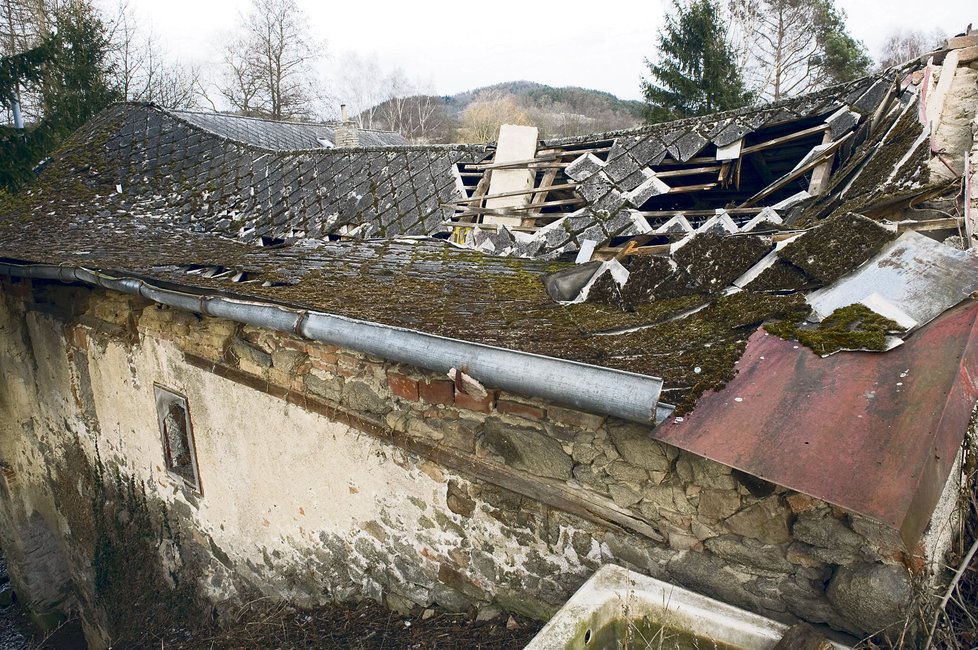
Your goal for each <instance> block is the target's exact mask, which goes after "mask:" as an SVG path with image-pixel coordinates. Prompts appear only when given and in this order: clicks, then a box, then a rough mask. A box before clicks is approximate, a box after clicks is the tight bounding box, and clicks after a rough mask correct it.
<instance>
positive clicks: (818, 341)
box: [764, 304, 903, 355]
mask: <svg viewBox="0 0 978 650" xmlns="http://www.w3.org/2000/svg"><path fill="white" fill-rule="evenodd" d="M764 329H766V330H767V331H768V332H770V333H771V334H775V335H777V336H780V337H781V338H783V339H794V340H796V341H798V342H799V343H801V344H802V345H804V346H806V347H809V348H811V349H812V350H814V351H815V352H816V353H818V354H822V355H826V354H832V353H833V352H838V351H839V350H877V351H880V350H885V349H886V337H887V336H888V335H889V334H897V333H900V332H902V331H903V328H901V327H900V326H899V325H897V324H896V323H894V322H893V321H892V320H890V319H889V318H886V317H884V316H880V315H879V314H877V313H876V312H874V311H873V310H872V309H870V308H869V307H866V306H865V305H860V304H854V305H849V306H847V307H840V308H839V309H836V310H835V311H834V312H832V313H831V314H830V315H829V316H828V317H827V318H825V319H824V320H823V321H822V322H821V323H819V324H818V325H817V326H815V327H813V328H809V327H806V326H805V325H803V324H802V323H801V322H800V321H791V320H782V321H778V322H775V323H769V324H767V325H765V327H764Z"/></svg>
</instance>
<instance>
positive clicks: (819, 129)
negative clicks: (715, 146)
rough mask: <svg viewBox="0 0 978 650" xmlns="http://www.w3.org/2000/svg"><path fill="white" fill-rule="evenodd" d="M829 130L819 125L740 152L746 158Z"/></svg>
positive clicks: (826, 126)
mask: <svg viewBox="0 0 978 650" xmlns="http://www.w3.org/2000/svg"><path fill="white" fill-rule="evenodd" d="M828 128H829V125H828V124H819V125H818V126H813V127H811V128H809V129H804V130H802V131H796V132H794V133H789V134H788V135H782V136H781V137H779V138H774V139H773V140H767V141H766V142H759V143H757V144H755V145H751V146H750V147H747V148H745V149H743V150H742V151H741V152H740V155H741V156H746V155H747V154H751V153H756V152H758V151H764V150H765V149H770V148H771V147H776V146H778V145H779V144H784V143H785V142H791V141H793V140H800V139H801V138H807V137H808V136H810V135H815V134H816V133H821V132H822V131H825V130H826V129H828Z"/></svg>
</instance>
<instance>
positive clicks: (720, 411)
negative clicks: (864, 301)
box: [654, 301, 978, 548]
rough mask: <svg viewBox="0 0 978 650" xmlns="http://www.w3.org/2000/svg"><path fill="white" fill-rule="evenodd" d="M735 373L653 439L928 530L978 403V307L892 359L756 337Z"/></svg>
mask: <svg viewBox="0 0 978 650" xmlns="http://www.w3.org/2000/svg"><path fill="white" fill-rule="evenodd" d="M738 367H739V372H738V374H737V376H736V377H735V378H734V379H733V380H732V381H730V382H729V383H728V384H727V385H726V386H725V387H724V388H723V389H722V390H720V391H718V392H714V393H707V394H704V395H703V396H702V397H701V398H700V399H699V401H698V402H697V404H696V406H695V407H694V409H693V410H692V411H691V412H690V413H689V414H687V415H686V416H685V417H683V418H673V419H671V420H668V421H667V422H666V423H664V424H663V425H662V426H660V427H659V428H658V429H656V431H655V434H654V436H655V438H657V439H659V440H661V441H663V442H666V443H669V444H672V445H675V446H676V447H680V448H682V449H685V450H687V451H690V452H693V453H695V454H698V455H701V456H705V457H706V458H710V459H712V460H714V461H717V462H719V463H722V464H724V465H728V466H731V467H734V468H737V469H739V470H742V471H744V472H747V473H748V474H751V475H753V476H757V477H759V478H761V479H764V480H767V481H771V482H772V483H776V484H778V485H781V486H784V487H787V488H789V489H792V490H797V491H798V492H802V493H804V494H816V495H819V498H821V499H823V500H825V501H827V502H829V503H832V504H834V505H836V506H839V507H841V508H844V509H846V510H849V511H851V512H855V513H858V514H861V515H865V516H867V517H870V518H872V519H874V520H876V521H878V522H880V523H883V524H885V525H887V526H888V527H892V528H893V529H895V530H898V531H899V532H900V534H901V536H902V538H903V540H904V542H905V543H906V544H907V545H908V547H909V548H913V547H914V546H915V544H916V543H917V541H918V540H919V539H920V536H921V535H922V534H923V532H924V530H925V529H926V527H927V524H928V521H929V519H930V515H931V513H932V512H933V509H934V507H935V505H936V504H937V502H938V499H939V498H940V494H941V491H942V490H943V487H944V484H945V482H946V481H947V477H948V475H949V473H950V471H951V467H952V466H953V464H954V462H955V457H956V455H957V452H958V450H959V448H960V446H961V443H962V440H963V439H964V435H965V432H966V431H967V429H968V425H969V421H970V418H971V414H972V409H973V408H974V406H975V400H976V399H978V374H976V373H975V372H974V370H973V369H974V368H978V304H976V303H975V302H972V301H967V302H965V303H963V304H961V305H959V306H958V307H956V308H955V309H952V310H951V311H949V312H947V313H945V314H943V315H941V316H940V317H939V318H937V319H936V320H935V321H933V322H932V323H931V324H930V325H928V326H926V327H924V328H922V329H920V330H918V331H917V332H916V333H915V334H914V335H913V336H912V337H910V339H909V340H907V342H906V343H905V345H903V346H902V347H900V348H898V349H895V350H892V351H890V352H887V353H886V354H873V353H869V352H853V353H848V354H840V355H834V356H831V357H828V358H824V359H823V358H820V357H819V356H818V355H816V354H815V353H813V352H812V351H811V350H809V349H807V348H805V347H803V346H801V345H799V344H797V343H793V342H791V341H785V340H782V339H780V338H778V337H776V336H773V335H770V334H767V333H766V332H764V331H763V330H758V331H757V332H755V333H754V335H753V336H752V337H751V339H750V341H749V342H748V344H747V350H746V351H745V353H744V355H743V356H742V357H741V359H740V362H739V364H738Z"/></svg>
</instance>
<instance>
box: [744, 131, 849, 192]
mask: <svg viewBox="0 0 978 650" xmlns="http://www.w3.org/2000/svg"><path fill="white" fill-rule="evenodd" d="M852 134H853V132H849V133H847V134H846V135H844V136H843V137H841V138H839V139H838V140H836V141H835V142H833V143H832V145H831V146H830V147H829V148H828V149H826V150H825V151H824V152H823V153H822V154H820V155H819V156H817V157H815V158H814V159H812V160H811V161H809V162H808V163H806V164H804V165H802V166H801V167H799V168H798V169H796V170H794V171H790V172H788V173H787V174H785V175H784V176H782V177H781V178H779V179H778V180H776V181H775V182H774V183H772V184H771V185H768V186H767V187H765V188H764V189H763V190H761V191H760V192H758V193H757V194H755V195H754V196H752V197H750V198H749V199H747V200H746V201H744V202H743V203H742V204H740V205H739V206H738V207H743V208H749V207H751V206H753V205H754V204H755V203H757V202H758V201H760V200H762V199H764V198H765V197H768V196H770V195H772V194H774V193H775V192H777V191H778V190H780V189H781V188H783V187H785V186H786V185H787V184H788V183H790V182H792V181H794V180H797V179H799V178H801V177H802V176H804V175H805V174H807V173H808V172H809V171H811V170H812V169H814V168H815V167H817V166H818V165H820V164H822V163H823V162H824V161H825V159H826V158H828V157H829V156H834V155H835V152H836V151H837V150H838V148H839V147H841V146H842V144H843V143H844V142H845V141H846V140H848V139H849V138H851V137H852Z"/></svg>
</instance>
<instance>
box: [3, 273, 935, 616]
mask: <svg viewBox="0 0 978 650" xmlns="http://www.w3.org/2000/svg"><path fill="white" fill-rule="evenodd" d="M2 291H3V302H2V313H0V328H2V330H0V358H3V359H4V366H5V367H4V373H5V375H6V377H7V381H8V387H7V389H6V390H5V391H4V397H3V399H2V400H0V464H2V466H3V467H4V471H5V475H6V476H8V478H7V481H8V482H9V481H10V480H11V478H10V477H16V478H15V480H16V482H17V484H18V486H19V487H18V488H17V489H16V490H5V491H4V493H3V503H2V506H0V516H2V518H3V524H4V530H8V531H10V534H9V535H6V536H5V538H4V540H3V542H4V545H5V547H6V548H8V549H9V548H10V546H11V545H16V544H18V543H21V544H23V543H24V541H25V540H26V539H27V538H28V537H29V535H30V534H31V533H30V530H31V528H30V524H29V522H31V521H35V522H36V521H37V518H38V517H40V518H41V519H42V520H43V521H44V522H45V525H46V526H48V527H50V528H51V530H55V531H59V533H60V534H61V538H62V539H63V540H71V539H72V537H71V535H72V533H73V532H74V531H72V530H71V524H72V520H71V517H70V516H69V514H67V513H65V512H64V507H65V503H66V501H65V499H64V494H63V491H64V490H66V489H67V488H66V485H70V477H68V476H65V475H64V472H65V471H67V470H65V469H63V468H65V467H67V465H65V464H64V463H63V462H62V460H61V459H62V457H63V455H64V454H65V453H66V451H65V450H66V449H69V448H71V447H72V446H73V445H74V446H77V448H78V449H80V450H82V452H83V454H84V455H85V456H86V457H87V459H88V460H89V461H90V462H91V463H92V464H93V466H94V465H96V464H97V463H101V464H104V466H105V467H106V468H109V469H111V470H112V471H114V472H118V473H119V475H120V476H123V477H126V478H127V479H131V480H132V481H133V482H134V484H136V485H138V486H141V489H143V490H145V495H146V499H147V501H148V502H149V503H151V504H158V505H159V507H161V508H163V509H164V510H165V511H166V512H168V513H169V517H170V518H171V519H172V520H173V522H174V523H173V526H174V528H175V529H177V530H180V531H183V532H182V533H181V535H180V539H181V540H182V541H181V550H180V551H179V552H176V551H171V552H170V556H169V557H167V556H166V553H163V555H161V557H160V563H161V566H165V567H169V568H170V569H172V568H173V567H174V566H177V565H179V564H180V561H179V559H178V558H179V557H182V558H183V561H186V558H188V557H193V558H194V562H195V563H196V565H195V567H196V568H195V570H196V571H199V576H200V579H199V583H198V585H197V586H198V588H199V589H200V590H201V592H202V593H203V594H205V595H206V597H207V598H208V599H210V600H211V601H213V602H214V603H225V604H226V603H233V602H235V601H236V600H237V599H239V598H240V597H241V594H243V593H245V592H248V591H259V592H262V593H264V594H266V595H269V596H273V597H276V598H287V599H290V600H294V601H297V602H299V603H301V604H307V605H314V604H318V603H322V602H326V601H329V600H332V599H350V598H362V597H367V598H372V599H376V600H378V601H382V602H384V603H386V604H387V605H388V606H390V607H392V608H394V609H397V610H409V609H411V608H414V607H419V606H429V605H432V604H438V605H440V606H442V607H445V608H448V609H450V610H457V611H467V610H471V609H484V610H486V611H492V608H501V609H504V610H512V611H517V612H521V613H525V614H529V615H531V616H535V617H539V618H546V617H548V616H549V615H550V614H551V613H552V612H554V611H555V610H556V609H557V608H558V607H559V606H560V605H562V604H563V602H564V601H565V600H566V599H567V598H568V597H569V595H570V594H571V593H573V591H574V590H576V589H577V587H578V586H579V585H580V584H581V583H582V582H583V581H584V580H585V579H587V577H589V576H590V575H591V573H592V572H593V571H594V570H595V569H596V568H597V567H598V566H600V565H601V564H603V563H607V562H613V563H617V564H621V565H623V566H626V567H628V568H631V569H634V570H637V571H640V572H642V573H646V574H648V575H651V576H654V577H657V578H660V579H665V580H669V581H673V582H675V583H677V584H681V585H683V586H686V587H689V588H691V589H693V590H696V591H699V592H702V593H704V594H707V595H710V596H714V597H717V598H719V599H721V600H724V601H726V602H729V603H732V604H734V605H738V606H741V607H745V608H747V609H750V610H752V611H755V612H758V613H760V614H764V615H767V616H770V617H772V618H775V619H778V620H782V621H785V622H791V621H794V620H796V619H799V618H800V619H804V620H807V621H809V622H813V623H825V624H828V625H830V626H831V627H833V628H835V629H837V630H842V631H845V632H850V633H853V634H863V633H865V632H872V631H876V630H877V629H880V628H882V627H884V626H885V625H887V624H889V623H891V622H894V621H897V620H900V621H902V619H903V616H904V611H905V609H906V606H907V603H908V602H909V599H910V596H911V584H912V582H913V580H914V575H917V576H921V575H922V574H923V573H924V571H925V560H926V558H925V557H924V551H923V549H922V547H921V548H916V549H907V548H904V546H903V544H902V542H901V541H900V538H899V535H898V534H897V533H896V531H894V530H892V529H889V528H887V527H885V526H882V525H880V524H877V523H875V522H873V521H870V520H868V519H865V518H863V517H859V516H857V515H855V514H852V513H847V512H844V511H842V510H840V509H838V508H835V507H832V506H830V505H828V504H826V503H824V502H821V501H819V500H817V499H813V498H811V497H808V496H805V495H802V494H798V493H794V492H791V491H788V490H785V489H783V488H780V487H778V486H775V485H772V484H769V483H765V482H764V481H760V480H758V479H755V478H753V477H750V476H747V475H743V474H740V473H738V472H736V471H731V470H730V468H727V467H724V466H721V465H719V464H716V463H713V462H711V461H708V460H705V459H702V458H699V457H696V456H693V455H691V454H688V453H686V452H684V451H681V450H679V449H676V448H674V447H670V446H668V445H664V444H661V443H659V442H657V441H655V440H653V439H652V438H651V437H650V436H649V432H650V429H649V428H648V427H643V426H640V425H636V424H632V423H627V422H623V421H617V420H614V419H609V418H605V417H603V416H597V415H593V414H589V413H582V412H579V411H575V410H572V409H568V408H565V407H562V406H558V405H555V404H549V403H544V402H541V401H539V400H536V399H533V398H530V397H526V396H521V395H515V394H509V393H506V392H501V391H497V390H494V389H493V388H492V387H488V392H487V395H486V396H484V397H473V396H471V395H468V394H466V393H464V392H462V391H460V390H458V389H457V388H456V385H455V383H454V382H452V381H450V380H449V379H448V378H446V377H440V376H435V375H433V374H431V373H428V372H424V371H420V370H418V369H415V368H409V367H405V366H402V365H398V364H394V363H391V362H388V361H385V360H384V359H380V358H376V357H369V356H365V355H362V354H358V353H356V352H355V351H352V350H346V349H339V348H336V347H333V346H329V345H326V344H321V343H317V342H310V341H305V340H300V339H298V338H296V337H293V336H290V335H286V334H282V333H278V332H273V331H269V330H263V329H257V328H253V327H248V326H242V325H240V324H236V323H232V322H228V321H222V320H217V319H212V318H205V317H200V316H198V315H196V314H192V313H187V312H181V311H179V310H174V309H169V308H162V307H160V306H157V305H155V304H150V303H144V302H141V301H139V300H136V299H131V298H127V297H126V296H123V295H120V294H114V293H106V292H103V291H101V290H91V289H86V288H80V287H66V286H63V285H58V284H43V283H34V284H31V283H29V282H13V283H12V282H11V281H9V280H5V283H4V284H3V286H2ZM154 384H159V385H161V386H164V387H167V388H168V389H171V390H174V391H176V392H178V393H180V394H182V395H184V396H186V399H187V405H188V409H189V415H190V420H191V421H192V423H193V432H194V438H195V445H196V460H197V467H198V471H199V479H200V486H201V490H200V493H198V492H196V491H194V490H191V489H189V488H188V487H187V486H186V485H185V484H184V483H183V482H181V481H180V480H178V478H177V477H175V476H174V475H173V474H172V473H170V472H168V471H167V469H166V467H165V460H164V455H163V450H162V443H161V436H160V430H159V425H158V421H157V413H156V409H155V405H154V398H153V390H154ZM59 472H61V474H59ZM150 509H151V510H152V508H150ZM63 543H65V544H68V545H69V548H68V549H67V551H66V552H65V553H64V557H66V558H67V560H66V562H67V563H66V565H65V566H66V567H67V573H69V574H70V576H71V584H72V585H73V587H74V590H75V592H76V593H80V594H82V596H81V597H80V598H79V599H78V600H77V601H78V602H80V603H83V604H84V605H83V606H85V607H97V603H95V599H94V598H92V597H90V596H85V594H91V593H94V591H93V587H92V586H91V585H92V581H93V578H92V576H91V575H90V574H91V567H90V566H86V565H85V561H84V554H83V553H79V552H77V549H76V550H75V551H73V550H72V549H71V548H70V544H71V542H70V541H65V542H63ZM161 548H162V547H161ZM174 553H176V555H174ZM11 559H12V563H13V562H21V563H22V564H23V567H22V572H21V575H27V574H28V573H29V571H30V570H29V569H27V568H26V567H28V566H34V564H35V563H36V562H35V560H32V559H31V558H30V557H27V556H22V557H19V558H13V557H12V558H11ZM38 562H39V560H38ZM31 570H33V569H31ZM21 580H22V581H24V579H23V578H22V579H21ZM88 618H89V619H90V620H91V621H98V620H99V618H98V616H95V615H89V616H88Z"/></svg>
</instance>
